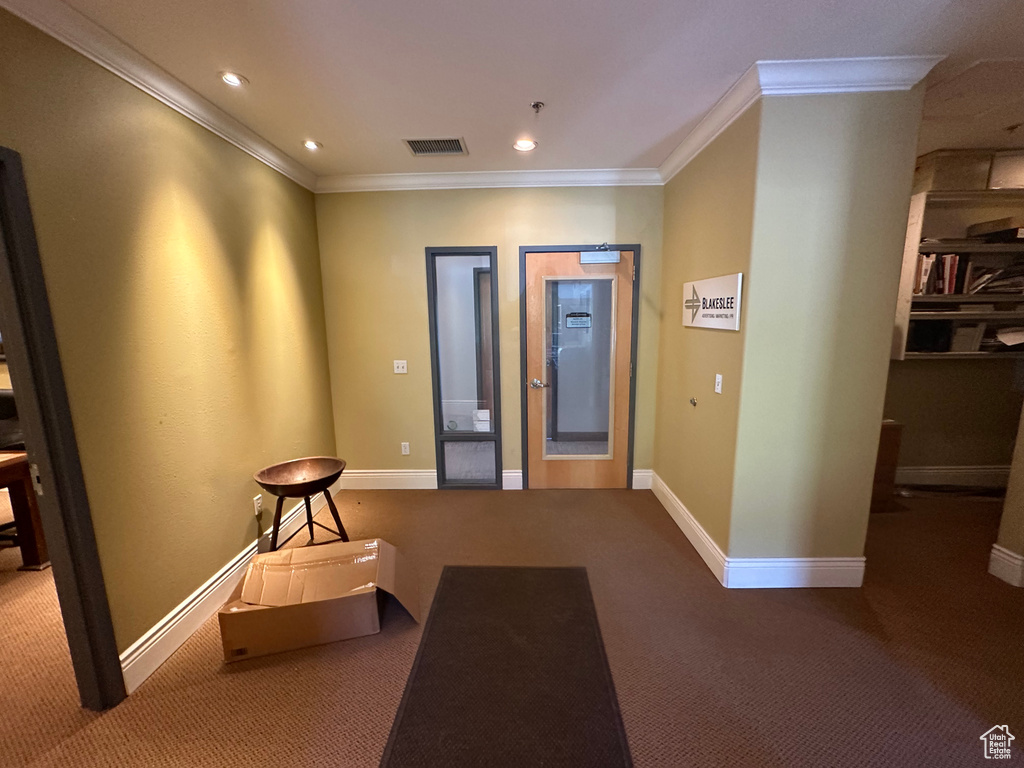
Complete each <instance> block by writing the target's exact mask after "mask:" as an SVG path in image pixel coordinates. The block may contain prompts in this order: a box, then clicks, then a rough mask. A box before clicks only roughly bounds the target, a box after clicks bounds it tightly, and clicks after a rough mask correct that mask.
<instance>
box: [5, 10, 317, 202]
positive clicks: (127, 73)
mask: <svg viewBox="0 0 1024 768" xmlns="http://www.w3.org/2000/svg"><path fill="white" fill-rule="evenodd" d="M0 7H3V8H6V9H7V10H8V11H10V12H11V13H13V14H14V15H15V16H18V17H20V18H21V19H24V20H25V21H27V22H28V23H29V24H31V25H32V26H34V27H37V28H38V29H40V30H42V31H43V32H45V33H46V34H48V35H50V36H51V37H54V38H56V39H57V40H60V41H61V42H62V43H64V44H65V45H67V46H69V47H70V48H72V49H74V50H76V51H78V52H79V53H80V54H82V55H83V56H85V57H86V58H88V59H91V60H92V61H94V62H96V63H97V64H99V65H100V66H101V67H103V68H104V69H107V70H109V71H110V72H113V73H114V74H115V75H117V76H118V77H120V78H122V79H123V80H125V81H127V82H129V83H131V84H132V85H134V86H135V87H136V88H138V89H139V90H141V91H144V92H145V93H148V94H149V95H150V96H152V97H153V98H154V99H157V100H158V101H160V102H162V103H163V104H166V105H167V106H168V107H170V108H171V109H173V110H175V111H177V112H180V113H181V114H182V115H184V116H185V117H187V118H189V119H190V120H192V121H193V122H195V123H198V124H199V125H201V126H203V127H204V128H206V129H207V130H209V131H211V132H212V133H214V134H216V135H217V136H220V137H221V138H222V139H224V140H225V141H227V142H228V143H230V144H233V145H234V146H236V147H238V148H239V149H241V150H242V151H243V152H246V153H248V154H249V155H252V156H253V157H254V158H256V159H257V160H259V161H260V162H262V163H265V164H266V165H268V166H270V167H271V168H273V169H274V170H275V171H277V172H279V173H281V174H283V175H284V176H287V177H288V178H289V179H291V180H292V181H294V182H296V183H297V184H300V185H302V186H303V187H305V188H306V189H310V190H312V189H313V188H314V186H315V185H316V176H315V175H314V174H313V172H312V171H310V170H309V169H308V168H306V167H305V166H303V165H301V164H299V163H298V162H296V161H295V160H294V159H292V158H291V157H289V156H288V155H286V154H285V153H284V152H282V151H281V150H280V149H278V148H277V147H275V146H274V145H273V144H271V143H270V142H268V141H267V140H266V139H264V138H262V137H260V136H259V135H257V134H256V133H255V132H254V131H252V130H251V129H249V128H247V127H246V126H245V125H243V124H242V123H240V122H239V121H238V120H236V119H235V118H233V117H231V115H229V114H228V113H227V112H225V111H224V110H222V109H221V108H220V107H218V106H216V105H215V104H213V103H212V102H210V101H209V100H207V99H205V98H204V97H202V96H200V95H199V94H198V93H196V92H195V91H193V90H192V89H191V88H189V87H188V86H187V85H185V84H184V83H182V82H181V81H180V80H178V79H177V78H175V77H173V76H172V75H171V74H169V73H168V72H166V71H164V70H163V69H161V68H160V67H158V66H157V65H156V64H154V63H153V62H152V61H150V60H149V59H147V58H146V57H145V56H143V55H142V54H140V53H139V52H138V51H136V50H135V49H134V48H132V47H130V46H129V45H127V44H125V43H124V42H122V41H121V40H120V39H118V38H117V37H115V36H114V35H112V34H111V33H110V32H108V31H107V30H105V29H104V28H103V27H101V26H99V25H98V24H96V23H95V22H94V21H92V20H91V19H89V18H88V17H86V16H84V15H83V14H81V13H79V12H78V11H76V10H75V9H73V8H71V7H69V6H67V5H65V4H64V3H62V2H60V0H0Z"/></svg>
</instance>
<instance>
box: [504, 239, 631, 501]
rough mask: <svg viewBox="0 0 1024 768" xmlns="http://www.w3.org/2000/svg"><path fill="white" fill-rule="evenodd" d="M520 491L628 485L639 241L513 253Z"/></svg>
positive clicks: (527, 247)
mask: <svg viewBox="0 0 1024 768" xmlns="http://www.w3.org/2000/svg"><path fill="white" fill-rule="evenodd" d="M519 270H520V271H519V276H520V328H521V332H520V374H521V382H520V386H521V401H522V435H523V437H522V439H523V487H524V488H631V487H632V474H633V421H634V415H635V405H636V377H635V375H634V372H635V370H636V339H637V319H638V316H639V289H640V282H639V274H640V271H639V270H640V246H639V245H636V244H632V245H608V244H607V243H605V244H602V245H593V246H589V245H574V246H523V247H522V248H520V251H519Z"/></svg>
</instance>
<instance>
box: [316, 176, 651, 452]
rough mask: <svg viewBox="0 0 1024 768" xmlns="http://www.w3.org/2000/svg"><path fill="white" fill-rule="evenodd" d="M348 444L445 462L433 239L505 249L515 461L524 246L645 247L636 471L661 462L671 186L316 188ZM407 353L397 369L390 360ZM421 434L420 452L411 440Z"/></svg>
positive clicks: (342, 440) (506, 351) (505, 392)
mask: <svg viewBox="0 0 1024 768" xmlns="http://www.w3.org/2000/svg"><path fill="white" fill-rule="evenodd" d="M316 208H317V224H318V227H319V232H320V251H321V262H322V270H323V285H324V299H325V309H326V316H327V338H328V347H329V350H330V366H331V385H332V388H333V397H334V404H335V411H334V419H335V432H336V434H337V441H338V453H339V455H340V456H342V457H343V458H345V459H346V460H347V461H348V462H349V466H350V467H352V468H353V469H432V468H434V466H435V458H434V442H433V426H432V425H433V422H432V418H433V416H432V413H433V406H432V396H431V384H430V346H429V344H430V340H429V333H428V328H427V290H426V262H425V255H424V248H426V247H428V246H497V248H498V280H499V283H498V288H499V291H500V307H499V322H500V334H501V341H500V355H501V406H502V433H503V434H502V437H503V454H504V455H503V464H504V469H506V470H511V469H519V468H520V466H521V456H520V454H521V448H520V408H519V246H521V245H560V244H565V245H572V244H580V243H600V242H604V241H608V242H618V243H640V245H641V247H642V274H641V299H640V300H641V306H640V326H639V353H638V355H639V357H638V377H637V412H636V449H635V450H636V453H635V460H634V465H635V466H636V467H637V468H644V467H650V466H651V461H652V445H653V435H654V387H655V377H656V371H657V343H658V342H657V338H658V313H659V302H660V293H659V275H660V267H661V237H662V189H661V188H660V187H621V188H608V187H600V188H559V189H479V190H443V191H422V192H366V193H348V194H331V195H317V198H316ZM395 359H400V360H408V362H409V373H408V374H406V375H397V376H396V375H395V374H394V373H393V370H392V361H393V360H395ZM403 441H406V442H409V443H411V453H410V455H409V456H402V455H400V450H399V444H400V443H401V442H403Z"/></svg>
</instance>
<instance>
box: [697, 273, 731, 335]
mask: <svg viewBox="0 0 1024 768" xmlns="http://www.w3.org/2000/svg"><path fill="white" fill-rule="evenodd" d="M742 287H743V274H742V273H736V274H735V275H723V276H722V277H712V278H709V279H707V280H697V281H695V282H692V283H684V284H683V325H686V326H691V327H693V328H720V329H722V330H726V331H738V330H739V329H740V289H741V288H742Z"/></svg>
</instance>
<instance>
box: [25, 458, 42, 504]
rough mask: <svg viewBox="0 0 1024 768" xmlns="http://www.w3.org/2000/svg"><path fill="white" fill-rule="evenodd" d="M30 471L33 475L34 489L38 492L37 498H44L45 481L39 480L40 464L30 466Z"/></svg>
mask: <svg viewBox="0 0 1024 768" xmlns="http://www.w3.org/2000/svg"><path fill="white" fill-rule="evenodd" d="M28 471H29V474H31V475H32V487H33V488H34V489H35V491H36V496H42V495H43V481H42V480H41V479H40V478H39V465H38V464H29V465H28Z"/></svg>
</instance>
